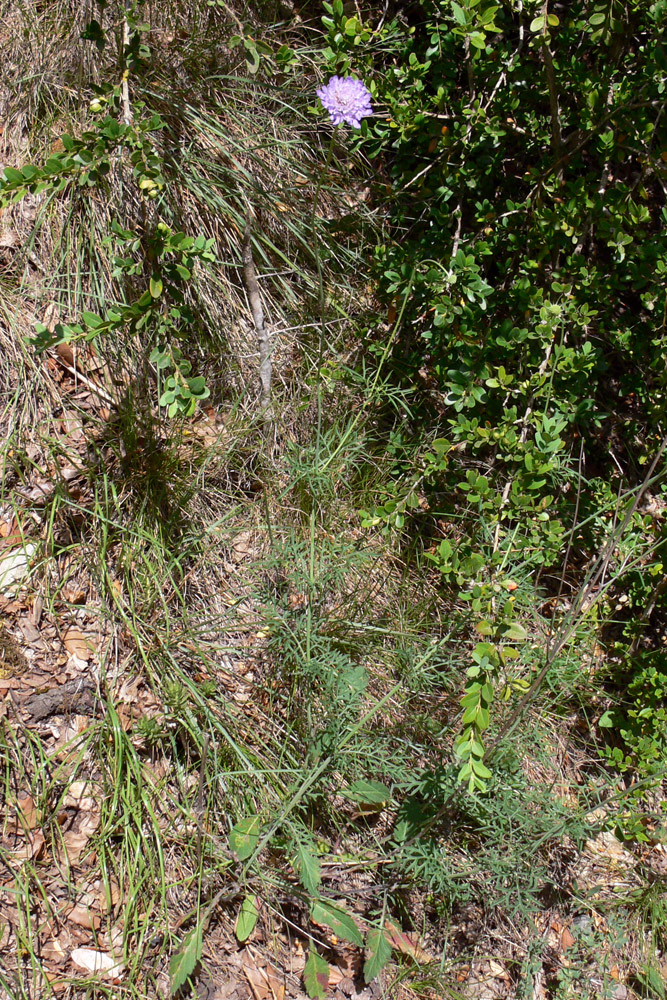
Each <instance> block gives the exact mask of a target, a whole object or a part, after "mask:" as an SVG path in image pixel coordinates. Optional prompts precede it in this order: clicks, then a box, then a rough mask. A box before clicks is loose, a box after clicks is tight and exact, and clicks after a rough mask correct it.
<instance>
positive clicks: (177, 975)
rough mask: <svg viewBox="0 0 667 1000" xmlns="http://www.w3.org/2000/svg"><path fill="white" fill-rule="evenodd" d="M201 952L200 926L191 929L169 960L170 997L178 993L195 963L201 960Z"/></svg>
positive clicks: (192, 970) (193, 968) (193, 969)
mask: <svg viewBox="0 0 667 1000" xmlns="http://www.w3.org/2000/svg"><path fill="white" fill-rule="evenodd" d="M201 951H202V928H201V924H197V926H196V927H193V928H192V930H191V931H189V932H188V933H187V934H186V935H185V937H184V938H183V942H182V943H181V946H180V948H179V949H178V951H177V952H175V953H174V954H173V955H172V956H171V959H170V960H169V983H170V988H171V995H172V996H173V995H174V993H178V991H179V990H180V989H181V987H182V986H185V984H186V982H187V981H188V979H189V978H190V976H191V975H192V973H193V972H194V971H195V968H196V967H197V962H198V961H199V959H200V958H201Z"/></svg>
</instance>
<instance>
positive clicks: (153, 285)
mask: <svg viewBox="0 0 667 1000" xmlns="http://www.w3.org/2000/svg"><path fill="white" fill-rule="evenodd" d="M163 289H164V285H163V284H162V278H159V277H157V276H156V275H153V277H152V278H151V281H150V293H151V295H152V297H153V298H154V299H159V298H160V296H161V295H162V291H163Z"/></svg>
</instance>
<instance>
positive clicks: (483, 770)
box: [470, 757, 491, 778]
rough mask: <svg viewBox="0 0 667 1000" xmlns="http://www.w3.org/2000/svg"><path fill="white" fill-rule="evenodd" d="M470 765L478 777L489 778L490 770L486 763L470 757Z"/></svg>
mask: <svg viewBox="0 0 667 1000" xmlns="http://www.w3.org/2000/svg"><path fill="white" fill-rule="evenodd" d="M470 766H471V767H472V769H473V771H474V772H475V774H476V775H477V776H478V777H479V778H490V777H491V772H490V771H489V769H488V767H487V766H486V764H483V763H482V761H481V760H477V759H476V758H475V757H471V758H470Z"/></svg>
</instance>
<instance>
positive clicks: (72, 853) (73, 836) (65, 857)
mask: <svg viewBox="0 0 667 1000" xmlns="http://www.w3.org/2000/svg"><path fill="white" fill-rule="evenodd" d="M89 840H90V834H88V833H75V832H74V830H67V832H66V833H63V835H62V840H61V842H60V844H59V845H58V857H59V858H60V860H61V861H64V862H66V863H67V864H69V865H75V864H76V863H77V861H78V860H79V859H80V857H81V855H82V854H83V852H84V851H85V849H86V847H87V845H88V841H89Z"/></svg>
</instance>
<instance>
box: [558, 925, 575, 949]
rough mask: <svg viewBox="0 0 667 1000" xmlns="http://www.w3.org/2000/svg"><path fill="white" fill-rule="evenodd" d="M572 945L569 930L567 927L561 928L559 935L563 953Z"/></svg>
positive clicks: (573, 941)
mask: <svg viewBox="0 0 667 1000" xmlns="http://www.w3.org/2000/svg"><path fill="white" fill-rule="evenodd" d="M574 943H575V940H574V938H573V937H572V934H571V933H570V931H569V929H568V928H567V927H563V930H562V931H561V935H560V946H561V948H562V949H563V951H567V949H568V948H571V947H572V945H573V944H574Z"/></svg>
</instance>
